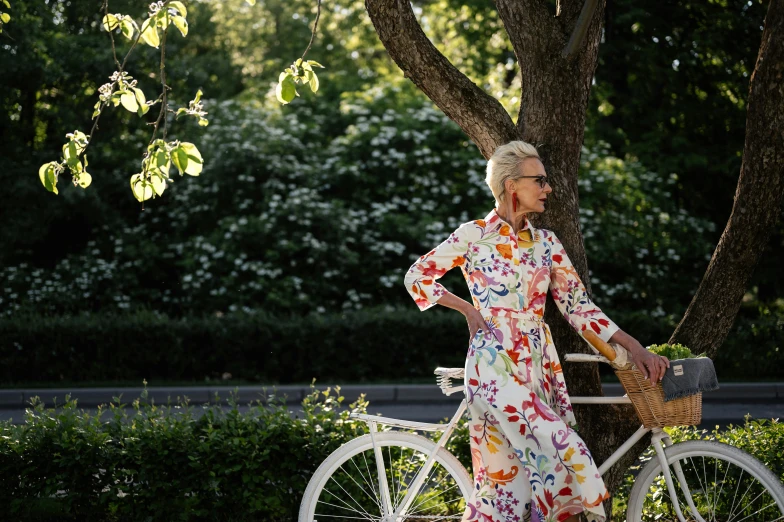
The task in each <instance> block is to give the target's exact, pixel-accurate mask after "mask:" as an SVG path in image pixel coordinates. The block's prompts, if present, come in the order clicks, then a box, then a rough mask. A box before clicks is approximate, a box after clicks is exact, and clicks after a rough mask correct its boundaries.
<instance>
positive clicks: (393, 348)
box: [0, 307, 468, 384]
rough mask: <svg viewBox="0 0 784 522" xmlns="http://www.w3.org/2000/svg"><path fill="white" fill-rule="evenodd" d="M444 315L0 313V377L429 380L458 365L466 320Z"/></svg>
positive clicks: (3, 379)
mask: <svg viewBox="0 0 784 522" xmlns="http://www.w3.org/2000/svg"><path fill="white" fill-rule="evenodd" d="M447 312H448V311H446V310H445V311H443V312H442V311H440V310H438V311H436V310H433V311H430V312H428V313H427V314H423V313H421V312H419V311H418V310H417V309H416V308H415V307H413V309H411V310H406V311H390V312H386V311H383V310H375V311H362V312H351V313H345V314H332V315H328V314H313V315H309V316H306V317H273V316H269V315H263V314H255V315H246V314H232V315H229V316H224V317H215V316H213V317H205V318H185V319H169V318H167V317H166V316H163V315H159V314H155V313H150V312H139V313H136V314H129V315H120V316H108V317H107V316H96V315H82V316H73V317H53V318H47V317H38V316H32V317H27V318H17V317H14V318H9V319H3V320H0V359H2V360H3V363H4V364H3V365H2V366H1V367H0V382H2V383H19V382H31V381H37V382H41V381H59V380H63V379H65V380H69V381H90V380H93V381H95V380H100V381H108V380H113V379H116V380H138V381H141V380H142V379H143V378H146V379H147V380H148V381H150V382H156V381H158V382H159V381H162V380H163V381H165V380H175V379H181V380H187V379H194V380H203V379H204V378H205V377H216V378H220V376H221V374H222V373H223V372H228V373H231V375H232V377H233V378H234V379H246V380H250V381H256V382H263V383H270V384H271V383H275V384H278V383H303V382H310V381H311V380H312V379H313V378H316V379H317V380H318V381H320V382H336V381H359V382H362V381H373V380H379V379H411V378H419V377H428V376H432V373H433V368H435V367H436V366H439V365H441V366H449V365H453V366H462V365H463V364H464V362H465V356H466V351H465V350H467V349H468V342H467V337H468V333H467V331H468V330H467V327H466V323H465V320H464V319H463V318H462V317H461V316H460V315H459V314H456V313H452V314H449V313H447ZM463 346H465V350H463V349H462V348H463Z"/></svg>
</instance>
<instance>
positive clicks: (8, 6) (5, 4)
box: [3, 0, 11, 9]
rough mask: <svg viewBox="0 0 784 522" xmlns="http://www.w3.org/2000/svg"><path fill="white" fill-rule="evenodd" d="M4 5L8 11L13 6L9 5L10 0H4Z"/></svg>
mask: <svg viewBox="0 0 784 522" xmlns="http://www.w3.org/2000/svg"><path fill="white" fill-rule="evenodd" d="M3 5H4V6H6V7H7V8H8V9H11V4H9V3H8V0H3Z"/></svg>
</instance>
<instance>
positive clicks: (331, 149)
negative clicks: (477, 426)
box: [0, 0, 784, 382]
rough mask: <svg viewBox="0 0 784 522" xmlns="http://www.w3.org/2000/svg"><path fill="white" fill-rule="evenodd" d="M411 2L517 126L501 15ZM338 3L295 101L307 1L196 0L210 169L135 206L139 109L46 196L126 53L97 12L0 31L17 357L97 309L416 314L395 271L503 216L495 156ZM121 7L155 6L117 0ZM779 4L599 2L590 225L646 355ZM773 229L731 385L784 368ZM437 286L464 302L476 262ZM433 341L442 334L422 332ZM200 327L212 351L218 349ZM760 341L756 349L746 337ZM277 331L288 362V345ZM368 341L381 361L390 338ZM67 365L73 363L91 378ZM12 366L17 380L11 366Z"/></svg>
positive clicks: (144, 55) (21, 18) (674, 312)
mask: <svg viewBox="0 0 784 522" xmlns="http://www.w3.org/2000/svg"><path fill="white" fill-rule="evenodd" d="M415 8H416V12H417V15H418V16H419V17H420V21H421V23H422V25H423V28H424V29H425V31H426V32H427V33H428V35H429V36H431V38H432V39H433V41H434V42H436V44H437V45H438V46H439V47H440V48H441V49H442V50H443V51H444V53H445V54H446V55H447V56H449V57H450V59H451V60H452V61H453V63H455V64H456V65H457V66H458V67H460V68H461V70H463V71H465V72H466V74H468V75H469V77H470V78H471V79H472V80H473V81H475V82H476V83H477V84H479V85H481V86H482V87H484V88H485V89H486V90H487V91H488V92H490V93H491V94H492V95H493V96H495V97H497V98H498V99H499V100H500V101H501V103H502V104H503V105H504V106H505V107H506V108H507V109H508V110H509V111H510V114H511V115H513V117H516V113H517V110H518V108H519V99H518V98H517V97H516V95H515V94H516V92H517V91H519V88H520V85H519V82H520V79H519V74H518V73H519V67H518V66H517V64H516V63H515V61H514V55H513V53H512V50H511V46H510V44H509V42H508V39H507V37H506V35H505V34H504V32H503V28H502V26H501V24H500V21H499V20H498V17H497V13H496V12H495V11H494V7H493V5H492V3H491V2H490V1H489V0H487V1H486V0H474V1H471V2H454V1H452V0H437V1H433V2H424V3H417V4H415ZM141 9H143V7H142V8H141ZM324 9H325V11H324V12H323V13H322V16H323V17H322V21H321V23H320V32H319V37H318V39H317V41H316V46H315V47H314V49H312V50H311V52H310V53H309V55H308V58H313V59H315V60H317V61H319V62H320V63H322V64H324V65H325V67H326V69H324V70H320V74H319V78H320V80H321V88H320V89H319V92H318V94H317V95H313V94H311V93H309V92H307V91H305V92H303V93H302V97H301V98H298V99H296V100H294V102H292V103H291V104H290V105H288V106H286V107H285V108H281V107H280V106H279V104H278V103H277V102H276V101H275V100H274V86H275V83H276V82H277V74H278V72H279V71H281V70H283V69H284V68H285V67H287V66H288V65H290V63H289V62H290V61H291V60H292V59H293V58H294V57H296V56H299V54H300V53H301V52H302V50H303V49H304V46H305V45H306V43H307V40H308V38H309V36H310V25H311V24H312V22H313V19H314V16H315V6H314V4H313V3H312V2H310V1H309V0H293V1H288V2H282V1H278V0H271V1H267V2H259V3H257V5H255V6H250V5H248V4H247V3H246V2H244V1H241V0H227V1H212V2H207V1H193V2H190V3H189V5H188V11H189V14H188V20H189V23H190V33H189V35H188V38H187V39H182V38H180V37H179V35H176V36H173V37H172V38H170V39H169V40H168V43H167V49H168V54H169V60H168V64H167V76H168V78H169V83H170V85H171V86H172V88H173V91H172V95H171V96H172V97H173V98H174V99H175V100H176V101H177V102H178V103H179V105H184V104H185V103H186V101H187V100H188V99H189V98H190V97H191V96H192V93H194V92H196V90H198V89H201V90H202V91H204V93H205V98H206V99H207V101H206V102H205V107H206V109H207V110H208V111H209V113H210V114H209V119H210V125H209V126H208V127H206V128H200V127H198V126H197V125H196V124H195V122H180V121H178V122H176V123H174V122H173V123H172V126H171V132H172V136H173V137H174V138H177V137H179V136H183V137H184V138H183V139H187V140H188V141H192V142H194V143H195V144H196V145H197V146H198V147H199V150H200V151H201V152H202V155H203V156H204V159H205V168H204V171H203V173H202V176H201V177H200V178H199V179H177V180H176V181H175V183H174V184H173V185H172V186H170V188H169V189H168V190H167V192H166V193H165V195H164V197H163V198H161V199H156V200H154V201H150V202H148V203H147V205H146V206H145V209H144V210H143V211H142V210H141V209H140V206H139V205H138V203H137V202H136V200H135V199H134V198H133V196H132V195H131V194H130V191H129V190H128V187H127V182H126V180H127V178H128V175H129V174H132V173H134V172H136V171H138V164H139V160H140V158H141V154H142V152H143V150H144V147H145V145H146V142H147V140H148V138H149V129H148V127H147V126H146V125H145V124H144V122H143V121H141V120H140V119H139V118H138V117H135V116H134V115H131V114H130V113H127V112H126V111H123V110H115V111H113V112H110V114H106V115H105V116H104V117H103V118H102V120H101V125H100V130H99V132H98V133H97V135H96V139H95V141H94V143H93V144H92V145H91V157H90V160H91V161H90V165H91V172H92V173H93V185H92V186H91V187H90V188H89V189H88V190H86V191H82V190H81V189H75V188H72V187H68V186H64V187H63V189H62V190H61V194H60V195H59V196H54V195H52V194H48V193H46V192H45V191H43V189H42V187H41V186H40V182H39V181H38V179H37V176H36V173H37V169H38V166H40V165H41V164H42V163H44V162H46V161H50V160H51V159H52V157H53V156H54V155H56V154H57V152H58V151H59V148H60V146H61V144H62V142H63V136H64V135H65V133H66V132H72V131H73V130H74V128H82V129H85V127H86V126H87V125H88V124H89V116H90V113H91V108H92V106H93V104H94V102H95V98H96V96H97V94H96V89H97V87H98V86H99V85H101V84H103V83H104V82H105V81H106V77H108V76H109V75H110V74H111V71H112V60H111V49H110V48H109V45H108V38H107V36H106V34H104V33H102V31H101V30H100V18H101V14H100V13H99V12H98V11H97V9H96V7H95V6H94V5H91V4H85V3H83V2H65V1H52V2H49V3H47V4H44V3H38V2H32V3H31V2H26V3H23V2H16V3H14V5H13V20H12V22H11V23H10V24H8V25H6V26H4V33H3V35H1V36H0V45H2V49H1V50H0V70H2V71H4V74H3V75H2V78H1V79H0V86H2V88H0V100H2V104H1V105H0V110H2V111H3V112H4V113H5V115H6V116H5V117H3V118H2V119H0V143H2V144H3V146H2V149H0V161H2V165H4V168H3V169H2V170H0V182H2V184H3V187H4V188H5V190H6V195H7V197H6V198H5V200H4V204H3V205H1V206H0V219H2V220H3V223H4V225H5V226H3V227H0V312H2V314H3V315H4V316H5V319H4V320H3V329H4V330H5V331H6V332H15V333H14V334H13V335H4V336H3V339H2V340H0V350H2V353H4V354H9V355H7V357H9V358H11V355H10V354H14V353H15V352H14V350H16V352H19V351H20V350H19V348H18V346H22V347H23V348H22V350H23V351H24V350H29V351H31V352H33V353H34V354H38V355H37V356H38V358H39V360H40V361H46V360H48V359H47V358H46V357H44V356H43V354H44V353H49V352H52V351H54V352H55V353H59V354H68V353H77V352H79V351H80V350H81V347H80V346H79V343H78V341H74V340H72V339H71V338H70V337H69V335H62V336H58V335H56V334H52V335H47V336H45V337H46V338H47V339H48V340H47V346H45V347H44V346H42V345H37V343H36V341H35V340H34V339H35V338H34V337H30V332H33V331H36V330H35V329H34V328H33V327H31V326H29V325H30V324H41V325H44V326H42V327H41V329H46V328H47V326H46V325H58V324H66V323H68V324H71V323H73V324H81V323H80V321H83V322H84V323H85V324H87V323H89V324H93V322H94V321H99V322H100V321H101V319H100V318H101V317H103V318H104V321H106V322H107V325H109V326H111V324H113V323H111V322H110V321H111V319H109V317H113V316H114V314H121V315H122V314H129V318H128V321H129V322H133V321H135V320H136V318H137V317H140V315H138V314H142V315H141V316H143V314H144V313H149V314H151V315H150V316H151V317H152V316H155V317H164V318H169V319H170V320H172V321H180V320H181V321H183V322H184V323H187V324H190V323H189V322H198V321H200V320H213V319H215V320H217V319H220V318H221V317H228V316H232V315H238V316H242V317H239V318H238V319H237V321H238V322H243V321H247V320H248V319H244V318H243V317H244V316H246V315H247V316H254V315H260V316H263V317H273V318H276V317H277V318H281V321H283V320H289V319H288V318H295V319H296V318H300V319H299V320H300V321H304V320H305V319H302V318H303V317H307V314H311V313H312V314H317V315H318V314H327V315H330V317H343V318H344V319H343V321H344V322H349V321H350V315H346V314H347V313H348V312H351V311H357V310H363V309H367V308H369V307H370V308H371V309H372V310H381V311H384V310H386V311H387V313H391V311H392V310H398V309H400V308H401V307H412V306H413V303H411V302H410V298H409V297H408V296H407V294H406V293H405V290H404V289H403V287H402V284H401V283H402V275H403V273H404V272H405V270H406V269H407V268H408V266H409V265H410V264H411V262H412V261H413V260H414V259H415V258H416V257H417V256H418V255H420V254H422V253H424V252H427V251H428V250H429V249H430V248H432V247H433V246H434V245H435V244H437V243H438V242H440V241H441V240H443V239H444V238H445V237H446V236H447V235H448V233H449V232H450V231H451V230H452V229H453V228H455V227H456V226H457V225H458V224H459V223H461V222H463V221H467V220H469V219H476V218H480V217H483V216H484V215H485V214H486V213H487V212H488V211H489V210H490V208H491V207H492V204H493V203H492V198H491V197H490V194H489V191H488V190H487V188H486V187H485V186H484V184H483V181H482V180H483V170H484V165H485V162H484V161H483V160H482V158H481V156H480V155H479V154H478V152H477V151H476V148H475V147H474V146H473V144H471V143H470V142H469V141H468V140H467V139H466V138H465V136H464V135H463V134H462V132H461V131H460V130H459V128H458V127H457V126H456V125H454V124H453V123H452V122H450V121H449V120H448V119H447V118H446V117H445V116H443V115H442V114H441V113H440V111H438V110H437V109H435V108H434V107H433V106H432V104H431V103H430V102H429V101H428V100H427V99H426V98H425V97H424V96H423V95H422V94H421V93H419V92H418V91H417V90H416V89H415V88H414V87H413V86H412V84H410V82H408V81H407V80H405V79H404V78H402V75H401V74H400V72H399V71H398V70H397V68H396V66H394V64H393V63H392V62H391V61H390V60H389V58H388V57H387V55H386V53H385V52H384V50H383V47H382V46H381V44H380V43H379V41H378V38H377V37H376V35H375V33H374V31H373V28H372V25H371V24H370V22H369V20H368V19H367V15H366V14H365V12H364V8H363V5H362V2H361V1H357V0H341V1H339V2H333V3H329V4H325V5H324ZM110 10H111V11H112V12H127V13H133V14H141V11H139V10H140V6H139V5H138V4H136V3H134V2H129V1H123V0H116V1H112V2H111V8H110ZM764 11H765V6H764V4H763V3H762V2H761V1H752V2H745V1H744V2H739V1H729V0H728V1H721V2H720V1H711V2H704V3H694V2H686V3H679V4H678V5H675V4H672V3H664V4H662V3H656V2H653V1H647V2H643V3H642V4H640V3H639V2H631V1H630V0H622V1H618V2H613V3H612V4H611V5H609V6H608V11H607V20H606V28H607V29H606V34H605V41H604V42H603V44H602V46H601V51H600V65H599V67H598V69H597V74H596V84H595V86H594V89H593V91H592V98H591V100H590V110H589V114H588V123H587V128H586V147H585V149H584V153H583V157H582V164H581V172H580V180H579V189H580V198H581V199H580V203H581V216H580V219H581V225H582V227H583V232H584V235H585V241H586V249H587V251H588V256H589V264H590V267H591V281H592V284H593V289H594V294H595V297H596V300H597V302H599V304H600V305H601V306H602V307H603V308H604V309H605V311H607V312H608V313H609V314H610V316H611V317H613V318H614V319H615V320H616V321H617V322H618V323H620V324H621V325H622V326H623V327H624V329H626V330H627V331H630V332H632V333H633V334H634V335H636V336H637V337H638V338H640V340H641V341H642V342H643V343H644V344H649V343H656V342H663V341H665V340H666V338H667V337H668V336H669V333H670V332H671V330H672V328H673V326H674V324H675V323H676V322H677V320H678V319H679V317H680V316H681V314H682V313H683V312H684V310H685V307H686V305H687V304H688V302H689V300H690V298H691V295H692V293H693V291H694V290H695V289H696V287H697V284H698V283H699V280H700V278H701V276H702V274H703V272H704V269H705V267H706V265H707V260H708V259H709V257H710V255H711V253H712V249H713V247H714V245H715V244H716V240H717V239H718V236H719V234H720V233H721V230H722V229H723V226H724V224H725V222H726V218H727V216H728V214H729V210H730V207H731V202H732V199H731V198H732V194H733V193H734V185H735V183H736V181H737V175H738V171H739V166H740V154H741V151H742V148H743V138H744V125H745V106H744V99H745V93H746V92H747V89H748V81H749V78H750V74H751V71H752V70H753V64H754V62H755V59H756V53H757V49H758V45H759V39H760V34H761V24H762V20H763V17H764ZM445 12H449V13H450V16H443V13H445ZM118 45H120V46H122V45H126V44H125V43H124V42H119V41H118ZM157 59H158V56H157V51H156V50H155V49H152V48H146V47H145V48H143V49H139V50H138V52H136V53H135V54H134V56H133V58H132V59H131V62H130V63H129V66H128V70H129V72H131V73H132V74H133V75H134V76H135V77H137V78H138V79H139V82H140V84H139V85H140V87H141V88H142V89H144V90H146V91H147V92H154V89H155V85H156V83H157V82H158V81H159V80H158V78H157V75H156V74H155V72H154V71H155V70H156V66H157ZM147 73H150V74H147ZM551 174H553V175H557V173H551ZM66 185H67V183H66ZM782 237H784V235H782V233H781V226H780V230H779V231H778V232H777V233H776V234H775V235H774V237H773V239H772V241H771V243H770V245H769V246H768V247H767V249H766V252H765V254H764V256H763V259H762V263H761V266H760V268H759V269H758V270H757V272H756V273H755V276H754V281H753V286H752V288H750V290H749V293H748V294H747V296H746V298H745V300H744V305H743V307H742V310H741V314H740V316H739V319H738V321H737V323H736V329H735V331H734V332H733V333H732V334H731V335H730V338H729V339H728V341H727V347H726V348H727V350H728V353H730V352H731V353H737V354H740V355H739V361H740V362H731V361H730V360H729V359H728V360H727V362H726V366H724V368H725V370H724V371H726V372H727V374H726V376H727V377H733V376H735V375H734V374H735V373H742V374H746V375H747V376H749V375H752V372H750V371H749V368H750V366H749V364H750V365H752V366H754V365H755V364H756V363H755V362H754V361H757V360H758V359H762V360H768V359H770V358H773V359H775V358H777V357H780V356H781V329H782V328H781V326H782V321H784V315H782V309H783V308H784V305H783V304H782V299H781V296H782V276H781V273H780V271H779V270H777V269H775V267H776V261H777V260H778V259H779V258H780V255H781V253H782V249H784V246H783V245H782ZM445 283H446V284H447V286H448V287H449V288H450V289H451V290H453V291H455V292H456V293H458V295H463V296H466V294H467V292H466V289H465V288H464V286H465V285H464V282H463V281H462V279H461V278H460V276H459V274H456V273H455V274H449V275H448V276H447V279H446V281H445ZM431 313H432V312H431ZM79 314H90V315H89V316H85V317H87V318H82V319H80V318H78V317H74V316H78V315H79ZM101 314H104V315H101ZM340 314H343V315H342V316H341V315H340ZM72 317H73V319H71V318H72ZM96 317H98V319H96ZM429 317H430V316H428V318H429ZM31 318H35V319H31ZM295 319H292V320H295ZM428 320H431V321H432V322H433V324H435V323H436V322H437V321H436V319H435V318H432V319H428ZM69 321H71V323H69ZM151 324H155V323H154V322H153V323H151ZM372 324H373V325H375V326H371V324H370V323H368V325H367V328H383V327H385V326H384V323H383V322H379V323H372ZM412 324H414V323H412ZM107 327H108V326H107ZM160 328H166V327H165V326H161V327H160ZM37 331H40V330H37ZM157 331H158V332H159V333H160V332H161V331H162V330H160V329H159V330H157ZM241 331H243V330H238V332H241ZM20 332H28V333H27V334H24V333H20ZM420 332H421V333H418V334H417V335H427V326H426V325H425V326H424V327H423V329H422V330H421V331H420ZM372 333H373V334H375V335H376V337H377V338H378V337H379V336H383V337H387V336H388V332H385V331H381V330H374V331H373V332H372ZM233 335H240V333H237V334H233ZM383 337H382V338H383ZM40 338H41V339H42V338H43V337H40ZM166 338H167V336H165V335H157V336H152V338H151V339H150V341H149V344H148V345H147V346H146V347H140V348H139V350H141V351H149V352H151V353H159V352H163V353H165V351H166V348H167V346H166V344H165V342H164V339H166ZM456 338H457V335H456ZM156 339H157V340H156ZM204 339H205V338H202V340H199V339H195V340H194V343H195V345H197V347H198V348H200V349H201V351H202V352H207V351H209V350H212V349H213V345H212V344H210V342H208V341H207V340H204ZM748 339H753V349H751V350H746V351H742V350H740V348H739V347H741V346H743V345H744V343H747V342H748ZM265 342H269V343H270V347H269V348H270V349H271V350H272V351H275V350H279V349H280V347H281V346H282V345H281V344H280V342H279V341H276V340H275V339H271V340H269V341H265ZM124 344H128V345H132V344H133V343H132V342H130V341H127V342H126V343H124ZM352 348H353V349H355V350H356V351H358V352H362V353H364V352H365V351H368V352H369V353H372V351H373V350H374V349H376V346H375V345H374V343H373V341H368V344H361V345H357V346H353V347H352ZM197 351H198V349H197ZM87 352H89V350H87ZM455 354H456V355H457V356H460V355H462V344H456V349H455ZM16 356H18V353H16ZM96 357H100V355H99V354H97V355H96ZM256 357H257V358H256V360H255V361H253V360H251V361H249V364H251V365H254V364H255V366H256V367H257V368H258V371H257V373H256V374H257V375H266V374H267V372H266V370H265V366H266V365H267V363H266V362H265V360H264V356H263V355H262V352H261V351H259V354H258V355H257V356H256ZM12 359H14V360H16V357H14V358H12ZM23 359H24V358H23ZM744 361H745V362H744ZM72 362H73V361H72ZM166 362H167V361H163V360H161V361H160V362H159V364H160V365H165V364H166ZM42 364H43V363H42ZM47 364H48V363H47ZM721 364H725V363H721ZM61 366H62V365H61ZM718 366H719V364H718V363H717V367H718ZM58 367H60V366H58ZM70 367H71V370H68V367H67V365H65V367H63V368H62V371H61V372H58V374H57V375H62V377H61V378H64V379H67V378H69V373H70V374H71V376H73V375H76V374H77V373H78V372H76V371H75V368H76V365H71V366H70ZM140 371H142V370H140ZM151 371H153V372H159V373H160V367H159V368H157V369H155V370H151ZM143 376H144V375H142V374H139V375H136V377H139V378H141V377H143ZM737 377H738V378H742V377H743V376H742V375H739V376H737ZM53 378H54V377H53ZM196 378H198V376H196ZM363 378H364V376H363V375H358V377H357V379H363ZM4 380H5V382H10V381H11V380H13V377H12V376H10V375H9V372H6V376H5V377H4Z"/></svg>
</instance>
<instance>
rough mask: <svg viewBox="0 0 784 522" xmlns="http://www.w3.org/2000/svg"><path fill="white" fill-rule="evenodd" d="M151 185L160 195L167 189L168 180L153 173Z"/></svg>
mask: <svg viewBox="0 0 784 522" xmlns="http://www.w3.org/2000/svg"><path fill="white" fill-rule="evenodd" d="M150 185H151V186H152V190H153V191H155V194H157V195H158V196H160V195H161V194H163V191H164V190H166V180H165V179H164V178H163V176H159V175H157V174H153V175H152V176H151V177H150Z"/></svg>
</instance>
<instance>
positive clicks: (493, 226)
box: [485, 208, 539, 238]
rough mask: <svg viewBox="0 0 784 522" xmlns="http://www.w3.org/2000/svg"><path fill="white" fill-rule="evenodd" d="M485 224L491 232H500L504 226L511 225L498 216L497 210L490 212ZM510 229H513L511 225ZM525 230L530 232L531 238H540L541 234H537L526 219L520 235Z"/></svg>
mask: <svg viewBox="0 0 784 522" xmlns="http://www.w3.org/2000/svg"><path fill="white" fill-rule="evenodd" d="M485 223H486V227H487V230H490V231H495V230H498V229H499V228H501V226H502V225H509V223H507V222H506V221H504V220H503V219H501V216H499V215H498V212H497V211H496V209H495V208H494V209H493V210H491V211H490V213H489V214H488V215H487V217H485ZM509 228H510V229H511V228H512V226H511V225H509ZM523 230H528V232H529V233H530V234H531V237H533V238H538V236H539V234H537V233H536V229H535V228H534V227H533V226H531V222H530V221H529V220H528V218H525V220H524V221H523V227H522V228H521V229H520V230H519V231H518V234H519V233H520V232H522V231H523Z"/></svg>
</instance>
